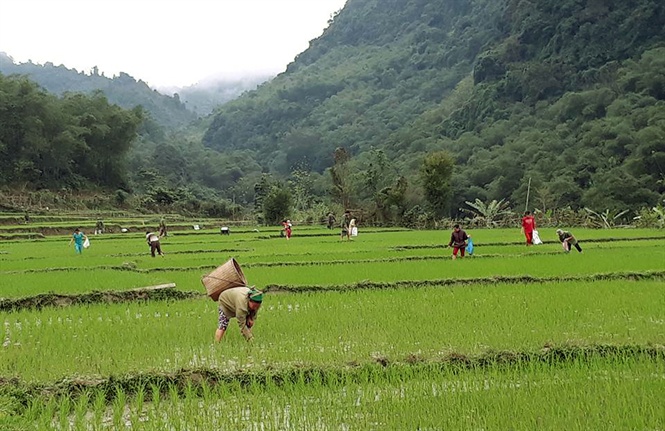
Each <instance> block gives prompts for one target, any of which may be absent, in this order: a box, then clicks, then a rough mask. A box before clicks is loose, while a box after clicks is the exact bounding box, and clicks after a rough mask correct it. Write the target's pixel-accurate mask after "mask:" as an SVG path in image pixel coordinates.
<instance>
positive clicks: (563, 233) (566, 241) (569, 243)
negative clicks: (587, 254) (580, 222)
mask: <svg viewBox="0 0 665 431" xmlns="http://www.w3.org/2000/svg"><path fill="white" fill-rule="evenodd" d="M556 234H557V235H558V236H559V241H561V244H562V245H563V250H564V251H565V252H566V253H569V252H570V249H571V248H572V247H573V246H574V247H575V248H576V249H577V251H579V252H580V253H582V247H580V244H579V243H578V242H577V238H575V236H574V235H573V234H572V233H570V232H568V231H567V230H561V229H557V230H556Z"/></svg>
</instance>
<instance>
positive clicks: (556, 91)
mask: <svg viewBox="0 0 665 431" xmlns="http://www.w3.org/2000/svg"><path fill="white" fill-rule="evenodd" d="M610 36H612V37H610ZM7 63H8V61H7V58H4V60H3V57H1V56H0V72H3V69H2V67H9V66H8V65H7ZM9 63H11V66H12V67H15V68H16V67H17V65H14V64H13V62H11V61H9ZM3 64H4V66H3ZM663 70H665V5H663V4H662V2H659V1H657V0H636V1H633V2H621V1H620V0H608V1H600V0H564V1H562V2H557V3H551V2H548V1H547V0H534V1H531V2H527V1H522V0H498V1H488V0H431V1H424V0H386V1H381V2H379V1H361V0H349V1H348V2H347V4H346V6H345V7H344V9H343V10H341V11H340V12H339V13H338V14H337V15H336V16H335V17H334V18H333V19H332V20H331V21H330V25H329V27H328V28H327V29H326V30H325V31H324V33H323V35H322V36H321V37H319V38H318V39H315V40H313V41H311V43H310V47H309V48H308V49H307V50H306V51H304V52H302V53H301V54H300V55H298V56H297V57H296V59H295V60H294V61H293V62H292V63H291V64H289V65H288V67H287V70H286V72H284V73H282V74H281V75H279V76H277V77H276V78H274V79H273V80H272V81H270V82H266V83H264V84H262V85H261V86H260V87H258V88H257V89H256V90H254V91H250V92H247V93H245V94H243V95H242V96H241V97H239V98H238V99H236V100H234V101H232V102H229V103H227V104H225V105H223V106H221V107H220V108H219V109H218V110H217V111H216V113H215V114H214V115H212V116H210V117H208V118H203V119H198V120H196V121H195V122H193V123H190V124H189V127H187V128H185V129H182V128H181V129H179V130H178V131H177V132H174V131H173V130H174V129H175V128H178V127H180V126H182V125H183V124H185V122H186V121H189V120H188V119H191V118H193V117H192V116H191V115H190V113H187V110H186V109H185V108H184V107H185V105H184V104H183V103H181V101H180V100H178V97H177V96H174V97H173V98H169V97H166V96H161V95H159V94H158V93H156V92H154V91H148V92H149V93H150V95H148V94H147V93H146V91H147V90H149V89H148V87H147V85H146V84H145V83H143V82H141V81H138V82H136V81H134V79H133V78H131V77H129V76H128V75H126V74H121V75H120V76H119V77H117V78H114V79H108V78H106V77H104V76H103V75H102V76H100V75H99V74H98V73H97V71H95V70H93V73H92V74H91V75H86V74H82V73H78V72H75V71H70V70H68V69H66V68H64V67H63V66H59V67H54V66H53V65H52V64H47V65H44V66H37V65H33V64H31V63H28V64H24V65H21V68H20V70H14V71H17V72H19V73H24V74H26V75H29V76H30V77H34V79H35V80H37V82H39V83H40V85H42V86H44V87H45V88H47V89H49V90H51V91H54V92H57V93H59V92H62V91H64V90H75V91H84V92H85V91H89V90H90V88H93V87H94V88H98V89H101V90H102V91H104V92H105V94H107V97H108V98H109V101H110V102H112V103H117V104H118V105H120V106H125V107H132V108H133V107H134V106H137V105H140V106H142V107H143V108H144V112H147V113H150V115H147V116H146V118H145V121H144V122H143V123H142V125H141V126H140V128H139V129H138V139H137V140H136V141H135V143H134V145H132V146H131V148H130V149H129V151H127V152H126V153H124V154H126V158H127V159H128V160H127V166H128V168H129V169H128V170H127V174H126V175H124V176H120V177H116V178H115V179H113V181H110V182H111V183H113V184H121V183H125V184H126V187H125V188H124V189H123V190H118V191H115V190H112V192H113V193H114V196H115V203H116V204H117V205H121V206H124V207H131V208H135V209H139V208H140V209H143V210H146V211H177V212H187V213H199V214H208V215H215V216H230V215H232V214H233V215H237V214H238V213H239V208H243V209H244V215H245V216H248V215H250V214H254V215H262V217H261V218H262V219H263V220H268V219H279V217H281V216H279V217H278V214H284V215H286V214H289V213H290V214H292V217H295V218H299V219H300V220H303V221H304V220H316V219H317V218H318V217H321V216H322V215H324V214H326V213H327V212H328V211H330V210H333V211H335V212H339V211H340V210H341V209H344V208H354V209H356V208H357V209H359V210H362V213H363V215H364V217H363V218H364V219H365V220H366V222H370V221H371V222H375V223H382V224H389V223H397V224H402V225H407V226H418V225H422V224H430V225H431V224H432V223H434V222H435V221H436V220H437V219H440V218H441V217H443V216H450V217H455V218H461V217H463V216H464V215H466V214H468V213H469V210H470V208H475V209H476V210H477V209H478V205H480V206H482V207H491V205H492V202H495V203H501V205H502V206H503V209H505V210H506V213H509V212H510V211H511V210H514V209H515V208H520V209H521V208H524V207H525V206H527V203H528V204H530V206H529V207H530V208H535V209H538V210H540V211H542V212H543V213H544V214H549V215H553V214H555V213H554V212H553V211H575V212H577V213H578V214H580V213H583V212H584V211H589V213H590V214H598V215H602V214H604V215H605V217H606V218H607V217H609V218H613V217H616V220H615V221H616V222H627V221H629V220H630V219H631V218H633V217H635V216H638V215H639V216H643V215H645V214H647V213H649V212H651V211H652V210H653V211H662V204H663V195H664V193H665V120H664V118H665V78H664V76H665V75H663V73H662V71H663ZM3 73H6V72H3ZM11 73H14V72H11ZM82 82H85V85H83V84H81V83H82ZM73 83H75V84H73ZM82 85H83V86H82ZM111 88H113V89H114V90H113V94H114V95H113V96H111V95H108V94H110V93H107V91H106V90H107V89H109V91H110V89H111ZM116 90H117V91H116ZM0 96H1V95H0ZM130 96H131V97H130ZM116 97H117V99H116ZM154 98H157V99H154ZM199 100H201V99H199ZM202 103H204V102H202ZM156 107H157V108H159V109H157V110H155V109H153V108H156ZM162 108H163V109H166V111H168V114H163V115H162V114H160V113H159V112H161V110H162ZM210 108H211V106H210V105H209V104H206V108H205V109H206V111H207V110H209V109H210ZM158 111H159V112H158ZM181 114H182V115H181ZM185 114H186V115H185ZM13 115H16V113H14V114H13ZM180 115H181V116H180ZM176 117H177V118H176ZM39 120H40V121H43V122H45V123H48V122H49V121H50V122H56V123H57V122H58V121H59V120H57V119H44V120H42V119H41V118H39ZM21 121H23V120H21ZM166 123H168V124H167V125H165V124H166ZM6 133H7V132H6ZM46 139H47V140H49V139H50V141H49V142H50V145H52V146H53V148H57V147H58V146H59V145H61V144H60V143H57V142H55V141H53V139H51V138H46ZM5 145H6V144H5ZM440 151H444V152H446V153H448V154H450V156H451V157H452V161H453V166H452V176H451V177H450V179H449V180H447V181H445V188H446V189H447V190H446V191H445V193H443V192H444V190H443V189H442V190H440V192H439V193H434V194H432V191H433V189H434V188H436V187H439V186H438V185H436V184H434V183H431V184H429V185H428V184H427V183H426V181H423V180H425V179H426V178H425V177H423V176H422V175H420V174H421V173H422V172H423V170H426V169H427V167H426V165H425V161H426V160H427V159H428V158H429V157H432V156H431V155H432V154H435V153H438V152H440ZM63 153H67V150H65V151H64V152H63ZM58 154H59V153H58ZM35 157H38V156H37V155H32V156H27V158H26V160H29V162H28V163H37V164H39V163H41V162H35V161H33V160H32V158H35ZM59 160H60V161H59V162H58V163H55V166H58V169H66V166H65V167H64V168H63V167H61V166H62V163H61V162H62V160H63V159H59ZM17 163H18V162H16V163H13V164H12V165H11V172H14V171H23V170H25V167H24V166H19V164H17ZM22 163H23V162H22ZM6 166H9V164H7V165H6ZM7 175H10V174H7ZM11 175H13V174H11ZM57 175H60V174H57ZM57 175H56V176H57ZM86 175H87V174H86ZM266 176H267V177H269V181H270V182H271V183H274V184H281V187H282V188H283V189H284V190H283V192H282V193H286V194H288V195H289V196H291V197H292V198H293V199H292V202H291V205H290V208H281V209H280V208H276V211H275V212H274V216H268V217H265V216H266V214H265V212H264V211H263V210H264V208H261V207H259V206H255V204H257V203H260V202H261V200H262V199H263V197H262V196H257V194H256V193H257V190H259V188H257V186H259V185H260V182H261V181H262V179H263V178H265V177H266ZM10 178H12V181H14V183H15V184H14V186H16V185H20V184H21V183H20V181H21V180H22V179H23V177H15V176H11V177H10ZM23 181H25V182H26V183H27V184H29V185H30V186H33V187H35V188H40V187H49V188H54V187H58V184H59V183H57V182H53V183H51V182H49V181H50V180H49V181H41V182H36V183H33V182H32V180H31V179H23ZM90 181H92V182H94V181H95V179H91V180H90ZM110 182H109V181H106V182H99V183H98V184H97V185H101V186H103V187H107V188H108V187H109V186H110V184H109V183H110ZM72 183H76V182H72ZM79 183H80V182H79ZM441 184H444V183H441ZM528 184H530V185H531V187H530V189H528V186H527V185H528ZM85 186H86V184H84V185H83V187H85ZM112 187H117V185H113V186H112ZM527 189H528V190H527ZM527 193H529V197H528V199H527ZM286 194H285V195H286ZM273 197H274V196H273ZM281 201H282V202H283V201H284V200H283V199H281ZM527 201H528V202H527ZM469 203H473V205H470V204H469ZM474 205H475V207H474ZM471 213H473V214H474V217H475V216H482V214H478V213H477V212H474V211H473V210H471ZM618 215H620V216H618ZM485 218H486V219H487V217H485Z"/></svg>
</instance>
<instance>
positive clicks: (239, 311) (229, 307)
mask: <svg viewBox="0 0 665 431" xmlns="http://www.w3.org/2000/svg"><path fill="white" fill-rule="evenodd" d="M261 302H263V292H261V291H260V290H256V289H254V288H253V287H247V286H242V287H232V288H231V289H226V290H225V291H223V292H222V293H221V294H220V295H219V325H218V326H217V331H216V332H215V341H216V342H220V341H221V340H222V337H224V333H225V332H226V328H227V327H228V326H229V321H230V320H231V319H232V318H234V317H235V318H236V319H237V320H238V326H240V332H241V333H242V335H243V337H245V339H246V340H247V341H249V340H251V339H252V337H253V335H252V326H254V321H255V320H256V314H257V313H258V311H259V308H261Z"/></svg>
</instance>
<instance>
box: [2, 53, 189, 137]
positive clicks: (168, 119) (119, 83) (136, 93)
mask: <svg viewBox="0 0 665 431" xmlns="http://www.w3.org/2000/svg"><path fill="white" fill-rule="evenodd" d="M0 73H2V74H4V75H6V76H10V75H23V76H26V77H28V78H29V79H30V80H32V81H34V82H36V83H37V84H39V85H40V86H41V87H43V88H44V89H45V90H47V91H49V92H51V93H54V94H57V95H62V94H64V93H83V94H92V93H95V92H97V91H101V92H102V93H103V94H104V95H105V96H106V98H107V99H108V100H109V102H111V103H113V104H115V105H118V106H121V107H123V108H125V109H133V108H134V107H136V106H141V107H143V110H144V111H145V112H146V113H148V114H149V115H150V117H152V118H153V119H154V120H155V121H156V122H157V123H158V124H160V125H161V126H162V127H163V128H165V129H167V130H174V129H177V128H180V127H182V126H185V125H187V124H189V123H190V122H191V121H193V120H194V119H195V118H196V115H195V114H194V113H193V112H192V111H191V110H189V109H187V106H186V105H185V104H184V103H183V102H182V101H181V100H180V98H179V96H178V95H177V94H175V95H174V96H166V95H164V94H160V93H159V92H157V91H154V90H153V89H151V88H150V87H148V84H146V83H145V82H143V81H141V80H138V81H137V80H135V79H134V78H133V77H131V76H130V75H128V74H126V73H122V72H121V73H120V74H119V75H118V76H116V77H113V78H108V77H106V76H104V74H103V73H101V74H100V73H99V71H98V70H97V68H93V70H92V71H91V73H90V74H86V73H84V72H78V71H76V70H74V69H68V68H67V67H65V66H63V65H60V66H55V65H54V64H53V63H46V64H44V65H39V64H34V63H32V62H27V63H19V64H16V63H14V61H13V60H12V58H11V57H9V56H7V55H6V54H5V53H2V52H0Z"/></svg>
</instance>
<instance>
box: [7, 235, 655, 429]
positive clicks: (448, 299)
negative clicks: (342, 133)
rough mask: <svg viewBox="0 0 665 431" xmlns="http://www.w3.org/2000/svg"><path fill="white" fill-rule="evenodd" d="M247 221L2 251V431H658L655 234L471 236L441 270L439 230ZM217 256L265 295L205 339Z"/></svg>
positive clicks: (40, 242)
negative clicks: (233, 262)
mask: <svg viewBox="0 0 665 431" xmlns="http://www.w3.org/2000/svg"><path fill="white" fill-rule="evenodd" d="M63 223H64V222H63ZM260 230H261V231H260V232H258V231H255V230H254V229H252V228H245V229H242V228H237V229H234V230H232V234H231V235H230V236H222V235H220V234H219V230H218V228H217V227H210V228H209V229H203V230H199V231H194V230H183V231H176V232H172V233H171V234H170V235H169V237H168V238H166V239H164V240H163V241H162V245H163V250H164V252H165V253H166V256H164V257H157V258H152V257H150V254H149V252H148V249H147V246H146V244H145V241H144V239H143V234H142V233H141V232H134V233H131V232H130V233H126V234H121V233H113V234H104V235H100V236H93V235H90V238H91V247H90V248H89V249H86V250H85V251H84V253H83V254H82V255H75V253H74V250H73V248H72V247H68V242H69V237H68V236H63V235H46V236H45V237H43V238H38V239H10V240H5V241H2V242H0V274H1V277H0V297H1V298H2V299H0V325H1V329H0V331H1V332H0V339H1V340H2V347H0V428H2V429H37V430H51V429H57V430H79V429H81V430H88V429H91V430H93V429H94V430H97V429H132V430H165V429H174V430H180V429H183V430H185V429H186V430H199V429H200V430H210V429H234V430H235V429H242V430H245V429H247V430H254V429H261V430H263V429H280V430H282V429H307V430H329V429H330V430H333V429H334V430H338V429H343V430H354V429H362V430H366V429H376V430H383V429H404V430H416V429H419V430H435V429H441V430H443V429H564V428H565V429H598V428H601V427H605V428H608V429H653V430H655V429H665V409H663V408H662V394H663V393H665V348H664V347H663V344H665V247H664V246H665V232H663V231H662V230H642V229H617V230H583V229H574V233H575V234H576V236H577V237H578V238H579V239H580V241H581V244H582V247H583V248H584V252H583V253H582V254H579V253H577V252H575V251H573V252H572V253H570V254H565V253H563V252H562V250H561V247H560V245H559V243H558V241H556V237H555V235H554V232H553V229H552V230H551V232H549V233H548V232H546V231H545V230H542V231H541V237H542V238H543V239H544V240H545V244H543V245H540V246H536V247H529V248H527V247H524V246H523V245H522V243H521V241H522V236H521V234H520V232H519V230H518V229H514V230H476V231H469V233H470V234H471V235H472V236H473V238H474V244H475V246H476V249H475V253H474V255H473V256H472V257H467V258H465V259H458V260H456V261H453V260H452V259H451V258H450V250H449V249H446V248H445V247H444V245H443V244H445V243H447V241H448V237H449V232H447V231H411V230H403V229H370V228H367V229H361V232H360V236H358V237H357V238H356V239H355V240H353V241H351V242H346V241H340V238H339V236H338V233H337V231H329V230H327V229H323V228H316V227H299V226H295V227H294V236H293V237H292V238H291V240H289V241H286V240H285V239H283V238H280V237H279V230H278V228H274V229H260ZM230 257H235V258H236V259H237V260H238V262H239V263H240V264H241V266H242V268H243V271H244V273H245V275H246V276H247V279H248V281H249V283H250V284H253V285H256V286H257V287H258V288H261V289H264V290H265V291H266V292H267V295H266V299H265V300H264V305H263V307H262V309H261V311H260V313H259V319H258V320H257V324H256V326H255V329H254V333H255V339H254V341H253V342H252V343H251V344H248V343H247V342H245V341H244V339H243V338H242V336H241V335H240V333H239V331H237V329H236V327H234V326H233V325H232V326H230V327H229V328H230V329H229V333H228V334H227V336H226V338H225V339H224V340H223V342H222V343H221V344H214V343H213V334H214V330H215V327H216V322H217V311H216V308H217V305H216V304H215V303H214V302H213V301H211V300H210V299H208V298H207V297H206V296H205V295H204V289H203V286H202V285H201V282H200V278H201V276H202V275H204V274H206V273H208V272H210V271H211V270H212V269H214V268H215V267H216V266H218V265H220V264H222V263H223V262H225V261H226V260H227V259H229V258H230ZM167 283H175V285H176V287H175V288H165V289H159V290H154V291H142V290H134V289H137V288H141V287H144V286H153V285H161V284H167Z"/></svg>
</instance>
